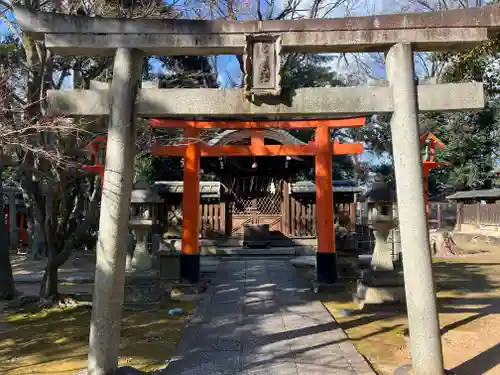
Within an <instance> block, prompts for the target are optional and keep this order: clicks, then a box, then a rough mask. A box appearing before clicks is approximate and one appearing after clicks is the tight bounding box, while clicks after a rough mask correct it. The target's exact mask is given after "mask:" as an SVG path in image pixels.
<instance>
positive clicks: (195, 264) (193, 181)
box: [150, 117, 365, 283]
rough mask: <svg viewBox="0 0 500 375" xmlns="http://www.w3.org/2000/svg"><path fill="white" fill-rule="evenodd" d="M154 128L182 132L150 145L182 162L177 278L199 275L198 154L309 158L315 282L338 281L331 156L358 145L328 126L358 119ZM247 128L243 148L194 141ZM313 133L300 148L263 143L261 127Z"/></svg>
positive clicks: (154, 123) (180, 123) (174, 123)
mask: <svg viewBox="0 0 500 375" xmlns="http://www.w3.org/2000/svg"><path fill="white" fill-rule="evenodd" d="M150 124H151V127H152V128H154V129H166V128H167V129H168V128H184V140H183V141H182V142H181V143H179V144H177V145H172V146H162V145H161V144H160V142H158V141H157V142H156V143H155V145H154V146H153V148H152V151H151V153H152V154H153V155H156V156H180V157H183V158H184V192H183V197H182V217H183V224H182V255H181V277H182V278H183V279H187V280H189V281H190V282H198V281H199V274H200V247H199V235H198V234H199V232H200V217H199V216H200V211H199V204H200V191H199V188H200V157H203V156H225V157H231V156H249V157H254V156H314V157H315V171H316V207H317V211H316V214H317V215H316V221H317V224H316V225H317V231H318V250H317V252H316V263H317V267H316V273H317V280H318V281H319V282H324V283H333V282H335V281H336V280H337V279H338V276H337V275H338V274H337V263H336V253H335V230H334V212H333V190H332V156H333V155H347V154H361V153H362V152H363V146H362V145H361V144H342V143H339V142H338V141H333V142H332V139H331V132H330V130H331V129H332V128H348V127H351V128H352V127H361V126H363V125H364V124H365V118H364V117H357V118H349V119H333V120H294V121H184V120H161V119H155V120H151V122H150ZM212 128H219V129H252V134H251V142H250V145H249V146H230V145H223V146H209V145H206V144H204V143H203V142H201V141H200V140H199V132H200V130H201V129H212ZM266 128H276V129H307V128H313V129H315V137H314V138H315V139H314V141H311V142H309V143H308V144H306V145H266V143H265V140H264V131H263V130H264V129H266Z"/></svg>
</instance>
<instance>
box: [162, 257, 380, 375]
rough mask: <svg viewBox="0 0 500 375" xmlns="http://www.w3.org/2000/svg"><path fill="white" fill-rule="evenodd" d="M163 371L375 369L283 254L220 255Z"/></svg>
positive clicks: (210, 374) (225, 374) (307, 374)
mask: <svg viewBox="0 0 500 375" xmlns="http://www.w3.org/2000/svg"><path fill="white" fill-rule="evenodd" d="M165 374H166V375H214V374H217V375H233V374H235V375H236V374H238V375H240V374H241V375H243V374H244V375H264V374H266V375H274V374H276V375H299V374H300V375H316V374H321V375H330V374H332V375H333V374H335V375H347V374H349V375H354V374H374V372H373V371H372V370H371V368H370V367H369V366H368V364H367V363H366V361H365V360H364V359H363V357H362V356H361V355H360V354H359V353H358V352H357V351H356V349H355V348H354V346H353V345H352V343H351V342H350V341H349V340H348V338H347V337H346V335H345V334H344V332H343V331H342V330H341V329H340V328H339V326H338V325H337V323H336V322H335V321H334V320H333V318H332V317H331V315H330V314H329V313H328V311H327V310H326V309H325V308H324V307H323V305H322V304H321V303H320V302H319V301H316V300H315V297H314V294H313V293H312V292H311V291H310V288H308V283H307V282H306V281H304V280H301V279H299V278H298V277H297V276H296V275H295V270H294V268H293V266H292V265H291V264H290V263H289V262H288V261H287V260H246V261H245V260H242V261H227V262H221V263H220V265H219V267H218V269H217V273H216V275H215V278H214V279H213V280H212V284H211V285H210V287H209V289H208V291H207V293H206V296H205V297H204V299H203V300H202V301H201V303H200V306H199V308H198V309H197V312H196V314H195V316H194V317H193V320H192V321H191V323H190V325H189V326H188V327H187V328H186V331H185V334H184V337H183V339H182V340H181V343H180V344H179V347H178V348H177V355H176V356H175V357H174V358H172V359H171V361H170V363H169V366H168V367H167V369H166V370H165Z"/></svg>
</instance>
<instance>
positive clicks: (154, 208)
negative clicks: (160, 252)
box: [127, 177, 163, 271]
mask: <svg viewBox="0 0 500 375" xmlns="http://www.w3.org/2000/svg"><path fill="white" fill-rule="evenodd" d="M162 202H163V199H162V198H160V197H159V196H158V194H157V193H156V192H155V191H154V190H153V189H152V188H151V186H150V184H149V182H148V181H147V179H146V178H144V177H139V178H138V179H137V181H136V183H135V184H134V188H133V190H132V197H131V200H130V219H129V228H130V230H131V231H133V232H134V234H135V241H134V242H135V245H132V244H131V246H130V247H131V248H130V249H129V254H128V255H127V271H149V270H151V269H152V266H153V264H152V263H153V261H152V256H151V254H150V253H149V251H148V235H149V233H150V232H151V231H152V230H153V228H154V227H155V226H156V225H158V224H159V218H158V211H159V210H158V208H159V207H158V206H159V204H160V203H162Z"/></svg>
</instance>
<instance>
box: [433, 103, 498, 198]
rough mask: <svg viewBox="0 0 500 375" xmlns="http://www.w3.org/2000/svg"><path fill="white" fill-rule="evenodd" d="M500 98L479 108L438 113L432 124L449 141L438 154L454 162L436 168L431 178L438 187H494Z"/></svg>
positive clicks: (439, 188)
mask: <svg viewBox="0 0 500 375" xmlns="http://www.w3.org/2000/svg"><path fill="white" fill-rule="evenodd" d="M499 105H500V102H499V100H498V99H495V100H490V102H489V103H488V105H487V107H486V108H485V109H484V110H482V111H478V112H463V113H457V114H451V115H437V116H434V117H433V118H431V119H430V121H429V122H428V123H427V126H428V128H430V130H431V131H432V132H433V133H434V134H435V135H436V136H437V137H438V138H439V139H441V140H442V141H443V142H444V143H445V144H446V148H445V149H444V150H442V151H441V152H440V153H439V154H438V158H439V159H440V160H443V161H447V162H449V163H450V166H447V167H444V168H441V169H439V170H436V171H434V172H433V174H432V176H431V177H432V178H431V180H432V181H430V182H431V183H432V185H433V187H434V188H435V189H436V190H438V191H439V190H441V191H443V190H446V189H447V188H450V187H451V188H452V189H453V190H466V189H490V188H492V186H493V182H494V173H493V170H494V167H495V160H496V159H497V158H498V144H499V141H500V137H499V135H500V134H499V132H498V129H499V123H498V120H499V118H498V108H499Z"/></svg>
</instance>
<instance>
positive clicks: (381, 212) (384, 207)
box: [360, 176, 397, 271]
mask: <svg viewBox="0 0 500 375" xmlns="http://www.w3.org/2000/svg"><path fill="white" fill-rule="evenodd" d="M360 201H361V202H363V201H365V202H366V203H367V205H368V225H369V227H370V228H371V229H372V230H373V236H374V237H375V248H374V250H373V255H372V260H371V268H372V269H373V270H374V271H393V270H394V263H393V257H392V249H391V248H390V247H389V245H388V243H387V237H388V236H389V232H390V231H391V230H392V229H394V228H395V227H396V226H397V219H396V218H394V216H393V213H394V209H393V206H394V204H395V202H396V194H395V192H394V191H393V190H392V189H390V188H389V187H388V186H387V185H386V184H385V183H384V182H383V178H382V177H381V176H377V177H376V178H375V182H374V184H373V187H372V189H371V190H370V191H368V192H367V193H366V194H365V195H363V196H362V197H360Z"/></svg>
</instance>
